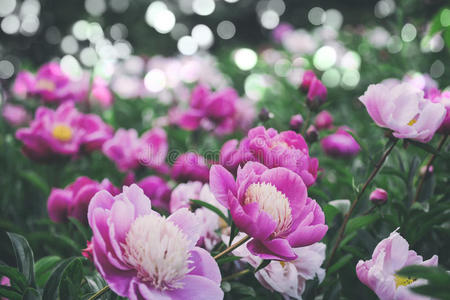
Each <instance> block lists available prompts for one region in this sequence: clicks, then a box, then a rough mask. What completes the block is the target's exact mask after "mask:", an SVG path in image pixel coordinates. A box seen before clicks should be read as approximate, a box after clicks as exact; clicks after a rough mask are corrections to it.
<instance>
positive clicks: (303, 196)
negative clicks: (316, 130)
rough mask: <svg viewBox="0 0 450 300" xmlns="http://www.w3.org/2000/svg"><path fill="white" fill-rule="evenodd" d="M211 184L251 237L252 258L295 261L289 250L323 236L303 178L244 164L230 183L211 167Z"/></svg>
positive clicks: (322, 222) (227, 175)
mask: <svg viewBox="0 0 450 300" xmlns="http://www.w3.org/2000/svg"><path fill="white" fill-rule="evenodd" d="M210 185H211V191H212V193H213V194H214V196H215V197H216V199H217V201H219V202H220V203H221V204H222V205H223V206H225V207H226V208H228V209H229V210H230V212H231V216H232V218H233V221H234V222H235V223H236V226H237V227H238V228H239V229H240V230H241V231H243V232H245V233H247V234H248V235H249V236H250V237H252V238H253V239H252V240H251V241H250V242H249V243H248V244H247V248H248V249H249V251H250V252H251V253H252V254H253V255H257V256H259V257H261V258H263V259H277V260H294V259H296V258H297V254H296V253H295V251H294V250H293V248H297V247H303V246H308V245H311V244H313V243H315V242H318V241H320V240H321V239H322V238H323V237H324V235H325V233H326V232H327V229H328V227H327V226H326V225H325V217H324V214H323V211H322V209H321V208H320V206H319V205H318V204H317V203H316V201H314V200H312V199H311V198H308V195H307V189H306V186H305V184H304V183H303V180H302V178H301V177H300V176H299V175H298V174H296V173H294V172H292V171H290V170H288V169H286V168H273V169H269V168H267V167H266V166H264V165H262V164H260V163H257V162H248V163H246V164H245V166H244V167H243V168H239V169H238V171H237V178H236V180H234V178H233V175H231V173H229V172H228V171H227V170H226V169H225V168H224V167H222V166H221V165H213V166H212V167H211V173H210Z"/></svg>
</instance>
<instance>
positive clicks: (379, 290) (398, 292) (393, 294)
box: [356, 231, 438, 300]
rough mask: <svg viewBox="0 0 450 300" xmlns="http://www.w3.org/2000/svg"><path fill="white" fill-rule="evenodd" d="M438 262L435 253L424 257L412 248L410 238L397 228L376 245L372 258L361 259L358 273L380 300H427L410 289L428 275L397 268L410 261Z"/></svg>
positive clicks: (425, 264)
mask: <svg viewBox="0 0 450 300" xmlns="http://www.w3.org/2000/svg"><path fill="white" fill-rule="evenodd" d="M437 264H438V257H437V256H436V255H433V257H431V258H430V259H428V260H425V261H424V260H423V258H422V256H420V255H418V254H417V253H416V252H415V251H413V250H409V244H408V242H407V241H406V240H405V239H404V238H403V237H402V236H401V235H400V234H399V233H398V232H397V231H394V232H392V233H391V234H390V235H389V237H387V238H385V239H384V240H382V241H381V242H380V243H379V244H378V245H377V246H376V248H375V250H374V251H373V254H372V258H371V259H369V260H366V261H363V260H360V261H359V262H358V264H357V265H356V274H357V275H358V278H359V280H361V282H362V283H364V284H365V285H367V286H368V287H369V288H370V289H372V290H373V291H374V292H375V294H377V296H378V297H379V298H380V299H381V300H427V299H430V298H428V297H424V296H420V295H418V294H415V293H413V292H412V291H410V290H409V288H410V287H413V286H420V285H423V284H425V283H426V280H425V279H415V278H407V277H401V276H399V275H397V274H396V272H397V271H399V270H400V269H402V268H403V267H406V266H410V265H422V266H437Z"/></svg>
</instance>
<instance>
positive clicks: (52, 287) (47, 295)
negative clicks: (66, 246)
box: [43, 257, 79, 300]
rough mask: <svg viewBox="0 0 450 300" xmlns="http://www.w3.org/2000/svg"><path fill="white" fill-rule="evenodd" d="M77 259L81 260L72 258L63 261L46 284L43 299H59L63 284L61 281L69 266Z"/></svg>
mask: <svg viewBox="0 0 450 300" xmlns="http://www.w3.org/2000/svg"><path fill="white" fill-rule="evenodd" d="M76 259H79V258H76V257H71V258H68V259H65V260H63V261H61V262H60V263H59V264H58V266H57V267H56V268H55V270H54V271H53V273H52V275H50V278H49V279H48V281H47V283H46V284H45V287H44V297H43V298H44V299H45V300H56V299H57V298H58V291H59V286H60V284H61V279H62V277H63V275H64V272H65V271H66V269H67V268H68V266H69V265H70V264H71V263H72V262H73V261H75V260H76Z"/></svg>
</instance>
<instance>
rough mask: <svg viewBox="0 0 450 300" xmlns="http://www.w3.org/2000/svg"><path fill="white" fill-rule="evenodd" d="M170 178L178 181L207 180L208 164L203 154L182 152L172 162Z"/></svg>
mask: <svg viewBox="0 0 450 300" xmlns="http://www.w3.org/2000/svg"><path fill="white" fill-rule="evenodd" d="M172 178H173V179H174V180H176V181H179V182H186V181H201V182H208V180H209V166H208V164H207V162H206V160H205V158H204V157H203V156H201V155H199V154H196V153H193V152H188V153H184V154H181V155H180V156H178V158H177V160H176V161H175V162H174V164H173V167H172Z"/></svg>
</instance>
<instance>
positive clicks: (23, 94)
mask: <svg viewBox="0 0 450 300" xmlns="http://www.w3.org/2000/svg"><path fill="white" fill-rule="evenodd" d="M35 86H36V80H35V77H34V75H33V74H32V73H30V72H28V71H20V72H19V73H18V74H17V77H16V80H15V81H14V84H13V87H12V92H13V94H14V95H15V96H17V97H19V98H22V99H25V98H27V97H29V96H31V95H33V93H34V91H35Z"/></svg>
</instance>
